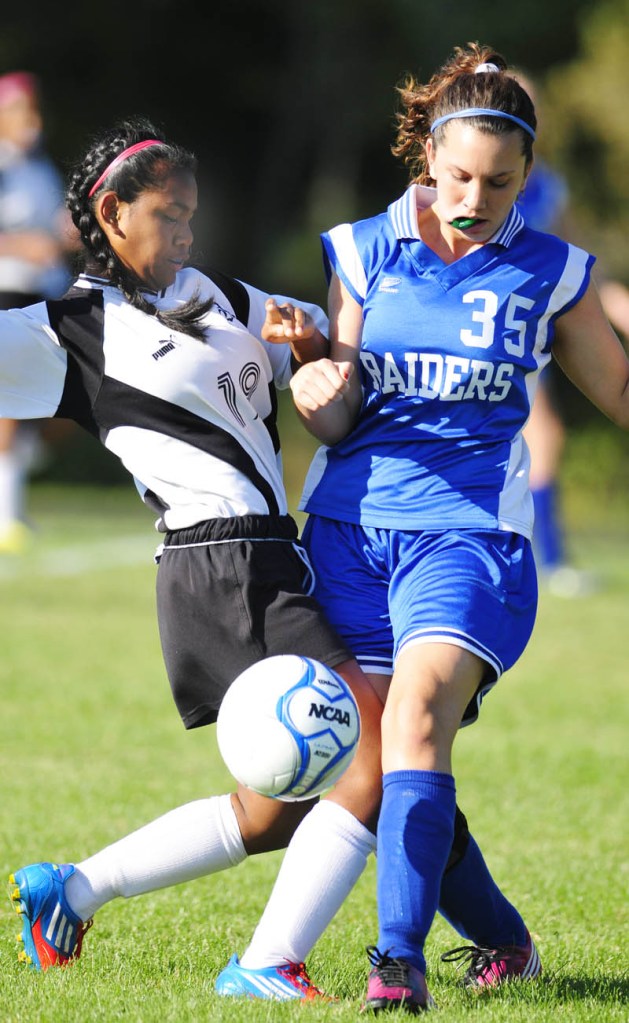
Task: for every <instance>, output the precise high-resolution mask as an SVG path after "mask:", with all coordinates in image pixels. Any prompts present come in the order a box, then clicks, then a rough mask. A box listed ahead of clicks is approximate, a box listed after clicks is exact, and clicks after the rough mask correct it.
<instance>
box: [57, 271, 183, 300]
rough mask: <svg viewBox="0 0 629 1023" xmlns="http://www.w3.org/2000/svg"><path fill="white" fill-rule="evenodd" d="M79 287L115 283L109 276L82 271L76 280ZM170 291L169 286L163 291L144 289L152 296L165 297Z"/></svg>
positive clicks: (102, 286) (99, 286)
mask: <svg viewBox="0 0 629 1023" xmlns="http://www.w3.org/2000/svg"><path fill="white" fill-rule="evenodd" d="M74 283H75V285H76V287H77V288H113V287H114V285H113V284H112V283H111V281H110V280H108V278H107V277H98V276H97V275H96V274H88V273H81V274H79V276H78V277H77V279H76V281H75V282H74ZM167 291H168V288H163V289H162V290H161V291H149V290H148V289H147V288H145V289H143V292H142V294H143V295H149V296H150V297H151V298H164V296H165V295H166V293H167Z"/></svg>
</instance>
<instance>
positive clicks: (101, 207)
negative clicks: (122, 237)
mask: <svg viewBox="0 0 629 1023" xmlns="http://www.w3.org/2000/svg"><path fill="white" fill-rule="evenodd" d="M95 213H96V219H97V220H98V223H99V224H100V226H101V228H102V229H103V231H104V232H105V234H106V235H107V237H108V238H109V236H110V234H114V235H119V234H120V233H121V231H120V227H119V224H118V219H119V216H120V199H119V197H118V195H117V194H116V192H103V193H102V195H99V196H98V199H97V200H96V209H95Z"/></svg>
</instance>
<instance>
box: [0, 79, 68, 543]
mask: <svg viewBox="0 0 629 1023" xmlns="http://www.w3.org/2000/svg"><path fill="white" fill-rule="evenodd" d="M42 129H43V120H42V112H41V105H40V97H39V88H38V83H37V80H36V78H35V76H34V75H32V74H29V73H28V72H25V71H15V72H11V73H10V74H5V75H2V76H0V309H11V308H22V307H24V306H26V305H31V304H33V303H34V302H38V301H40V300H41V299H47V298H57V297H59V296H60V295H61V294H63V292H64V291H65V289H66V287H67V285H68V283H69V275H68V270H67V268H66V263H65V250H67V249H69V248H70V247H71V244H72V237H73V236H72V234H71V232H70V221H69V218H68V216H67V213H66V211H65V208H64V205H63V183H62V180H61V177H60V175H59V173H58V172H57V170H56V168H55V166H54V165H53V163H52V162H51V160H50V159H49V158H48V156H47V155H46V153H45V152H44V150H43V148H42ZM35 423H36V421H35ZM35 423H31V424H18V423H17V422H15V421H14V420H12V419H0V555H2V554H16V553H19V552H21V551H22V550H23V549H24V547H25V545H26V544H27V542H28V538H29V529H28V527H27V525H26V523H25V521H24V487H25V482H26V476H27V474H28V470H29V468H30V467H31V465H32V462H33V460H34V457H35V456H36V451H37V447H38V434H39V430H38V427H37V426H36V425H35Z"/></svg>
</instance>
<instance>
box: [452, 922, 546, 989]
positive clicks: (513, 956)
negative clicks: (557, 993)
mask: <svg viewBox="0 0 629 1023" xmlns="http://www.w3.org/2000/svg"><path fill="white" fill-rule="evenodd" d="M441 961H442V962H444V963H456V962H458V963H460V965H461V966H465V965H467V964H469V965H468V968H467V970H466V972H465V976H464V977H463V985H464V987H467V988H472V989H477V990H484V989H486V988H493V987H498V986H499V985H500V984H504V983H506V982H507V981H513V980H535V978H536V977H539V975H540V974H541V972H542V963H541V960H540V957H539V952H538V951H537V949H536V948H535V942H534V941H533V939H532V937H531V935H530V934H529V932H528V931H527V932H526V943H525V944H524V945H497V946H496V947H495V948H488V947H484V946H482V945H461V946H460V948H453V949H451V951H450V952H444V954H443V955H442V956H441Z"/></svg>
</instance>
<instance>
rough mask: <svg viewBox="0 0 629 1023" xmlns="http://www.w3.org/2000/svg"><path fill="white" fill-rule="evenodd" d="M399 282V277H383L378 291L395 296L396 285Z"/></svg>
mask: <svg viewBox="0 0 629 1023" xmlns="http://www.w3.org/2000/svg"><path fill="white" fill-rule="evenodd" d="M401 280H402V278H401V277H383V278H382V282H381V284H380V287H379V288H378V291H389V292H391V293H392V294H394V295H397V292H398V289H397V285H398V284H399V283H400V281H401Z"/></svg>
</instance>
